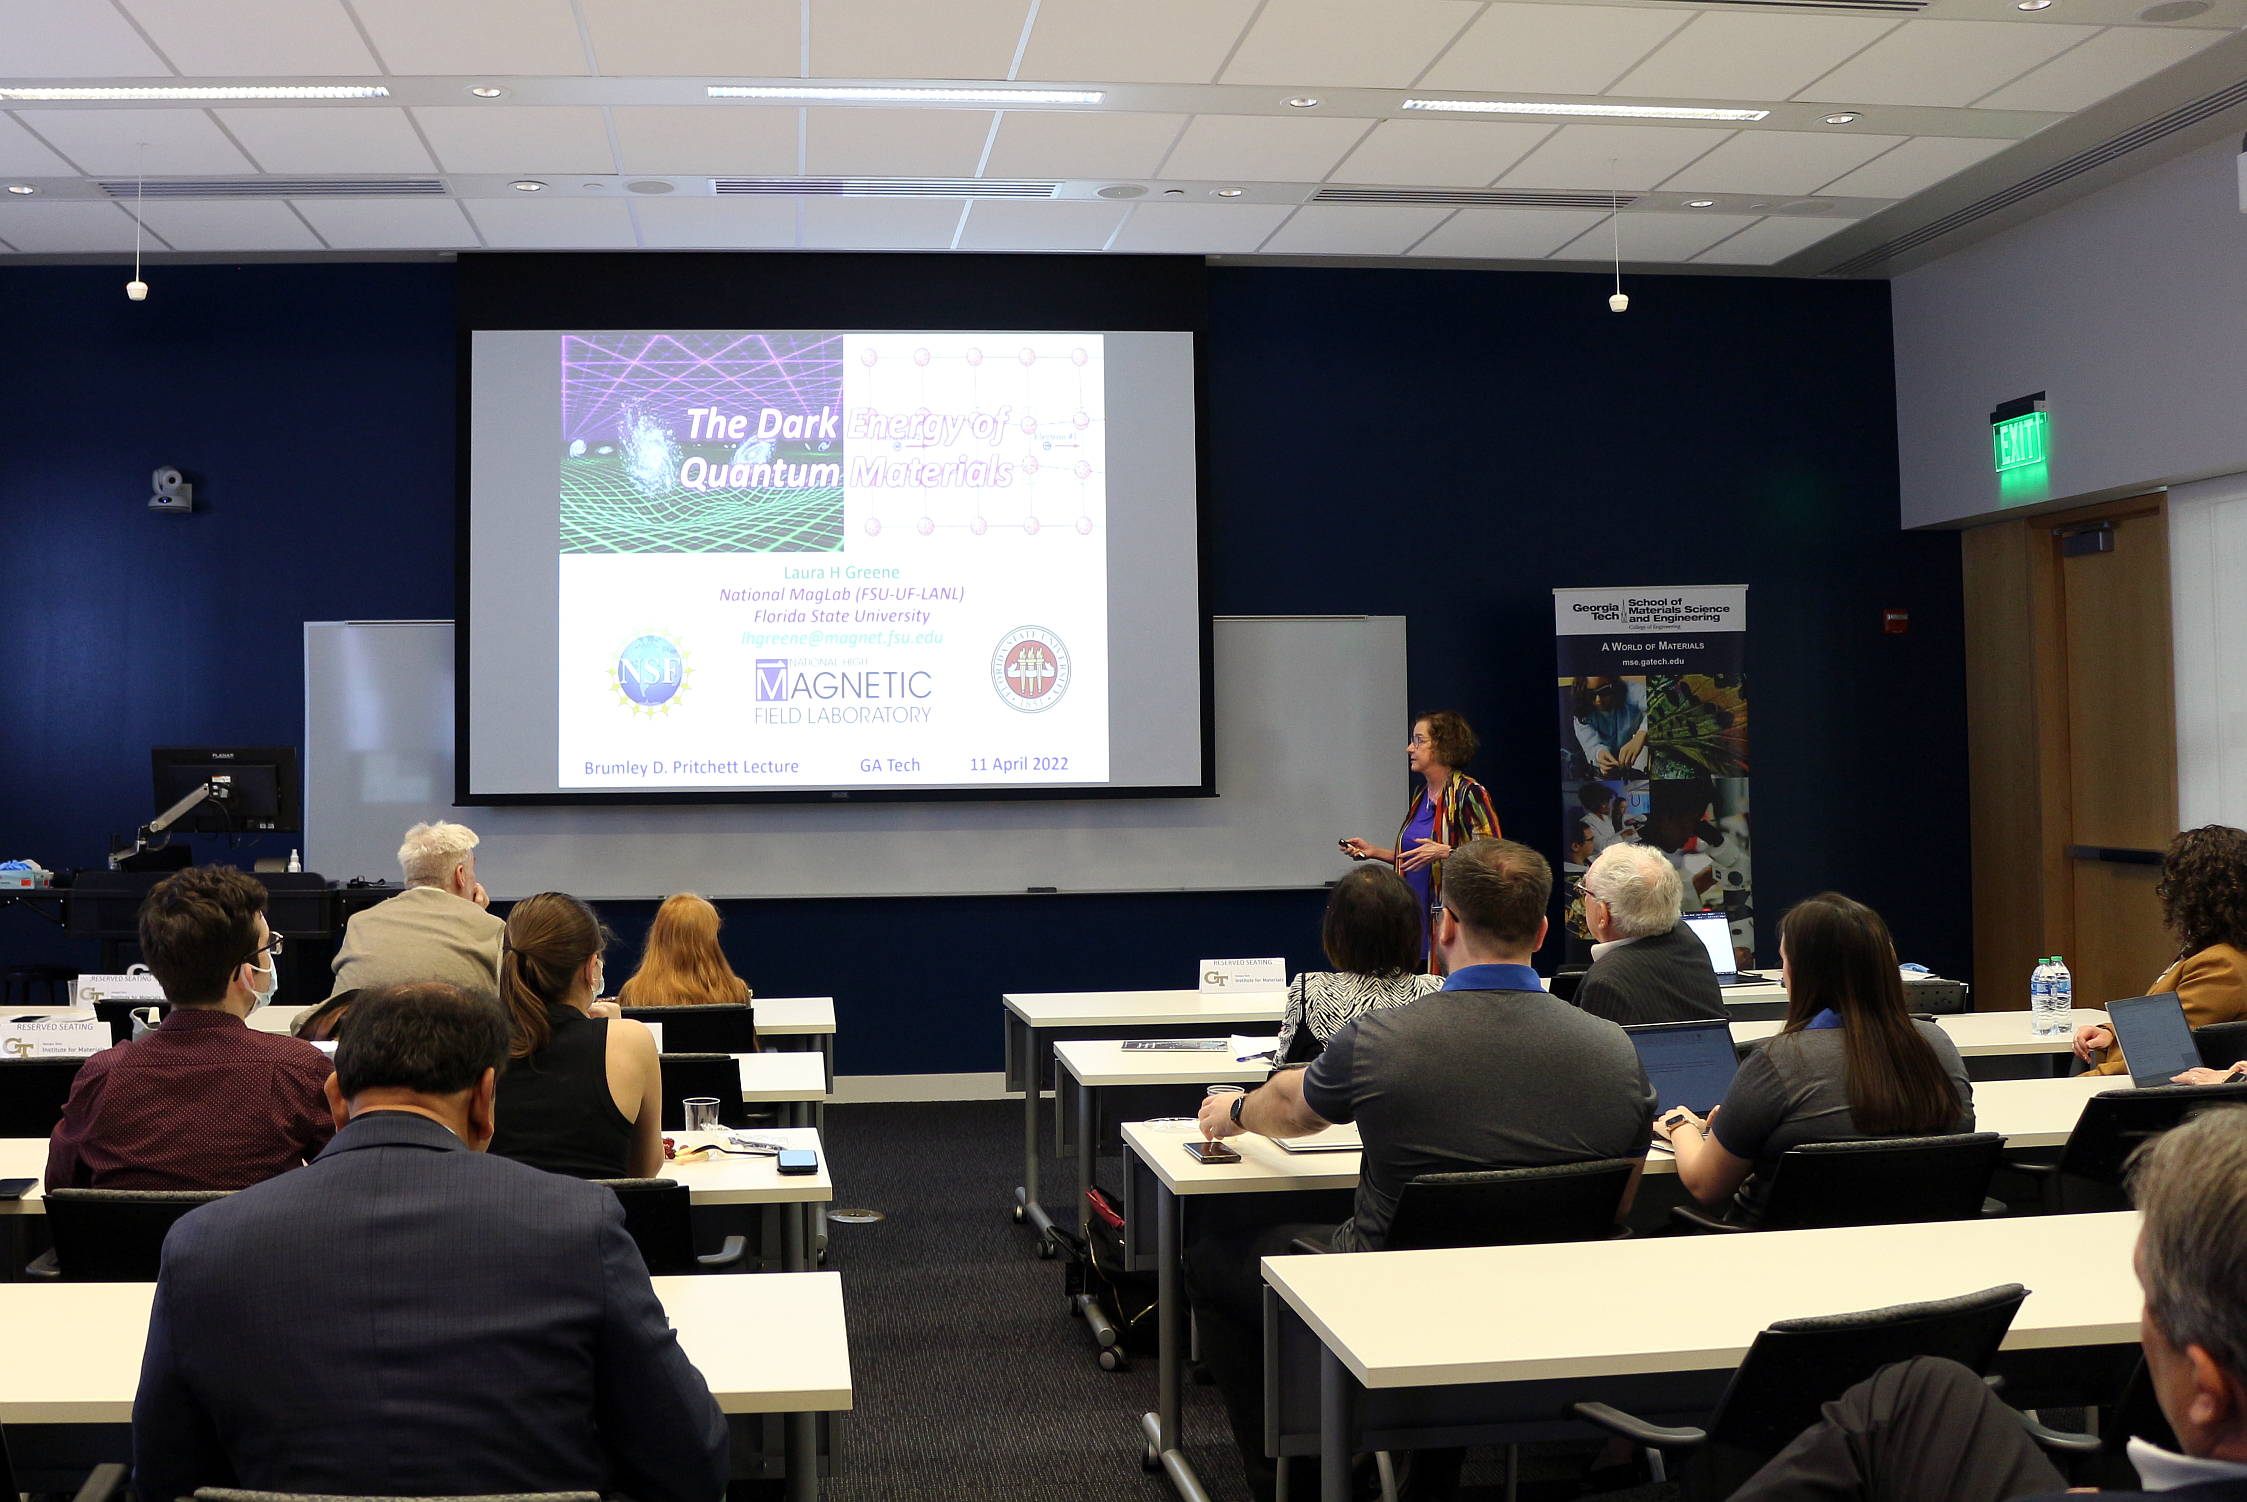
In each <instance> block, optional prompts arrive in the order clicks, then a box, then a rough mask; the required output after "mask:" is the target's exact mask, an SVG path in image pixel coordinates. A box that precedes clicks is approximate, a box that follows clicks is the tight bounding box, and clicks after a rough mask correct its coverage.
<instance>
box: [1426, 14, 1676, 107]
mask: <svg viewBox="0 0 2247 1502" xmlns="http://www.w3.org/2000/svg"><path fill="white" fill-rule="evenodd" d="M1691 15H1692V12H1690V11H1659V10H1626V9H1624V8H1623V7H1621V6H1614V5H1515V4H1498V5H1493V6H1491V7H1490V9H1488V10H1486V11H1484V12H1483V14H1482V17H1481V19H1480V20H1478V21H1476V22H1475V24H1474V25H1472V26H1470V27H1468V28H1467V34H1466V35H1465V36H1463V37H1461V38H1460V39H1459V40H1458V41H1456V42H1454V43H1452V46H1451V50H1450V51H1449V52H1446V53H1445V54H1444V55H1443V57H1442V59H1441V60H1440V61H1439V62H1437V64H1436V65H1435V66H1434V67H1433V68H1430V69H1429V70H1428V76H1427V77H1426V78H1424V79H1422V80H1421V81H1420V86H1421V87H1422V88H1445V89H1472V90H1477V91H1482V92H1494V93H1504V92H1509V91H1510V92H1514V93H1522V94H1597V93H1599V92H1600V91H1601V90H1603V89H1605V88H1606V87H1607V86H1608V85H1609V84H1611V83H1613V82H1614V81H1615V80H1616V79H1617V78H1619V77H1621V76H1622V75H1623V74H1624V73H1625V72H1627V71H1628V70H1629V69H1630V68H1631V66H1632V65H1633V64H1635V63H1637V62H1638V61H1639V59H1641V58H1643V57H1645V56H1646V55H1647V54H1648V53H1649V52H1651V51H1653V50H1654V48H1655V46H1656V45H1658V44H1659V43H1660V42H1661V40H1662V39H1663V38H1664V37H1666V36H1668V35H1669V34H1670V33H1671V32H1673V31H1675V30H1677V29H1678V28H1679V27H1680V26H1683V25H1684V24H1685V23H1686V21H1687V20H1688V19H1690V18H1691Z"/></svg>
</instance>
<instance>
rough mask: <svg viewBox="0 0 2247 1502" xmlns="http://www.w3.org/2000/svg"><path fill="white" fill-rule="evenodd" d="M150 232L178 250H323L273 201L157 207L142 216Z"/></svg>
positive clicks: (299, 222) (298, 221)
mask: <svg viewBox="0 0 2247 1502" xmlns="http://www.w3.org/2000/svg"><path fill="white" fill-rule="evenodd" d="M141 212H142V217H143V218H144V219H145V220H146V222H147V224H148V228H149V229H150V230H151V231H152V232H153V233H155V234H159V235H162V236H163V237H164V239H165V240H166V241H167V242H168V243H169V244H170V245H171V247H172V249H174V250H223V251H237V250H240V251H249V250H321V249H324V248H325V247H323V246H322V245H321V244H320V239H319V237H318V236H317V235H315V234H313V233H312V231H311V230H309V229H307V228H305V224H304V221H303V220H301V219H299V218H297V216H296V215H295V214H294V213H292V212H291V211H290V209H289V206H288V205H287V204H285V203H276V202H274V201H272V200H271V199H266V200H262V201H261V200H251V201H248V202H244V201H241V200H236V201H234V202H231V203H170V202H167V203H152V204H149V205H148V206H147V207H146V208H144V209H143V210H142V211H141Z"/></svg>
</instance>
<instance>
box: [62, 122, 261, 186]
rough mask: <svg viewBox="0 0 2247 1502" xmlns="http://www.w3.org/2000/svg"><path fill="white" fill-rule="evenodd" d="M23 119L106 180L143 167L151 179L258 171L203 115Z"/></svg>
mask: <svg viewBox="0 0 2247 1502" xmlns="http://www.w3.org/2000/svg"><path fill="white" fill-rule="evenodd" d="M19 118H22V119H23V122H24V124H26V125H28V126H29V127H31V129H32V130H34V131H36V132H37V133H38V134H40V135H42V136H45V137H46V138H47V140H48V142H49V144H51V145H52V146H53V147H54V148H55V149H56V150H57V151H59V152H61V153H62V154H63V155H64V156H67V157H69V158H70V159H71V160H72V161H74V162H76V163H77V164H78V166H79V167H80V168H81V169H82V170H84V171H87V172H94V173H100V174H102V175H103V176H107V177H118V176H126V177H129V176H131V175H132V174H133V173H136V172H139V171H141V170H143V168H144V167H145V169H146V170H147V172H148V174H149V175H150V176H151V177H159V176H171V175H177V174H194V173H220V172H254V171H256V170H257V169H256V168H255V167H252V166H251V165H250V161H249V158H247V157H245V156H243V155H242V153H241V152H239V151H237V150H235V149H234V143H233V142H232V141H229V140H228V139H227V138H226V134H225V132H223V131H221V130H220V129H219V128H218V126H217V124H216V123H214V122H213V121H212V119H211V117H210V116H209V115H206V114H204V113H203V112H202V111H201V110H165V109H123V110H74V109H60V110H27V111H25V112H24V115H23V116H22V117H19ZM142 142H146V143H147V145H146V146H145V147H144V146H143V145H142V144H141V143H142Z"/></svg>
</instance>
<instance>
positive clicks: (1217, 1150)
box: [1186, 1142, 1241, 1163]
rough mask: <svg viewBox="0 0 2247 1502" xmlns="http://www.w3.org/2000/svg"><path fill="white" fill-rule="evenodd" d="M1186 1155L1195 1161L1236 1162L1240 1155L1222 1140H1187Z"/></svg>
mask: <svg viewBox="0 0 2247 1502" xmlns="http://www.w3.org/2000/svg"><path fill="white" fill-rule="evenodd" d="M1186 1153H1187V1156H1189V1157H1191V1158H1192V1159H1193V1160H1194V1161H1195V1162H1197V1163H1238V1162H1239V1161H1240V1160H1241V1155H1240V1154H1239V1153H1237V1152H1235V1151H1234V1150H1233V1149H1232V1148H1229V1147H1227V1146H1226V1145H1225V1144H1224V1143H1222V1142H1189V1143H1187V1144H1186Z"/></svg>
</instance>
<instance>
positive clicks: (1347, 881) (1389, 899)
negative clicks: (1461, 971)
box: [1276, 866, 1443, 1065]
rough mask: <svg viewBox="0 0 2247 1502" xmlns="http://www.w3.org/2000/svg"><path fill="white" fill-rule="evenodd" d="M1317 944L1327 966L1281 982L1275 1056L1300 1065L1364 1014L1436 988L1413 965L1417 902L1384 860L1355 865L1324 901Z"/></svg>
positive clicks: (1432, 978)
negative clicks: (1282, 1004) (1283, 995)
mask: <svg viewBox="0 0 2247 1502" xmlns="http://www.w3.org/2000/svg"><path fill="white" fill-rule="evenodd" d="M1319 942H1320V945H1321V947H1323V948H1324V949H1325V950H1326V962H1327V963H1328V964H1329V965H1332V966H1333V967H1334V968H1333V969H1332V970H1306V971H1304V972H1303V973H1302V974H1300V975H1298V976H1296V977H1295V981H1294V984H1292V985H1290V986H1289V987H1288V988H1287V1013H1286V1015H1285V1016H1284V1017H1282V1018H1281V1019H1280V1046H1279V1052H1278V1054H1277V1056H1276V1057H1277V1059H1278V1062H1279V1063H1281V1064H1282V1065H1286V1064H1308V1063H1309V1062H1311V1060H1313V1059H1315V1058H1317V1057H1318V1056H1319V1055H1320V1054H1321V1053H1323V1052H1324V1051H1325V1049H1326V1042H1327V1040H1328V1039H1329V1038H1331V1037H1333V1036H1334V1035H1335V1034H1336V1033H1338V1032H1340V1031H1341V1030H1342V1029H1343V1028H1344V1027H1346V1026H1347V1025H1349V1024H1350V1023H1352V1022H1355V1021H1356V1020H1357V1019H1358V1018H1360V1017H1362V1016H1364V1015H1365V1014H1366V1013H1368V1012H1377V1011H1380V1010H1381V1009H1382V1008H1383V1007H1401V1006H1403V1005H1404V1004H1405V1003H1406V1002H1409V1001H1417V1000H1419V999H1420V998H1421V997H1423V996H1425V995H1427V994H1428V993H1429V992H1431V991H1437V990H1441V989H1442V988H1443V977H1442V976H1440V975H1423V974H1417V973H1415V972H1417V971H1418V970H1419V969H1420V901H1419V899H1418V898H1417V897H1415V896H1414V895H1413V892H1412V888H1411V887H1410V886H1409V885H1407V884H1406V883H1405V880H1404V878H1403V877H1401V876H1399V875H1397V873H1396V872H1394V871H1392V870H1390V869H1389V868H1388V867H1387V866H1359V867H1357V868H1356V869H1355V870H1353V871H1351V872H1350V873H1349V874H1348V875H1347V876H1344V877H1343V878H1342V879H1341V880H1340V881H1338V882H1336V883H1335V884H1334V890H1333V891H1332V892H1331V893H1330V894H1329V895H1328V897H1327V899H1326V920H1325V922H1323V923H1322V924H1321V925H1320V926H1319Z"/></svg>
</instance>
